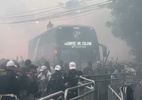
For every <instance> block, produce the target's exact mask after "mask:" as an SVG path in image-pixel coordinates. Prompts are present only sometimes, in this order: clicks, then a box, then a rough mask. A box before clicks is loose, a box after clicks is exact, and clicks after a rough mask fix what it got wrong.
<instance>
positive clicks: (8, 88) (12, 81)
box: [0, 60, 20, 100]
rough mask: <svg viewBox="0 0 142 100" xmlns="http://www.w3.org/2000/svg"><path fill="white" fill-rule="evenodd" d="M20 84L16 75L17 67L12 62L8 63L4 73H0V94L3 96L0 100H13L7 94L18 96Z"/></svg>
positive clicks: (13, 99)
mask: <svg viewBox="0 0 142 100" xmlns="http://www.w3.org/2000/svg"><path fill="white" fill-rule="evenodd" d="M19 91H20V84H19V79H18V75H17V66H16V65H15V63H14V62H13V61H11V60H10V61H8V62H7V64H6V68H5V71H3V72H1V73H0V94H2V95H3V97H2V99H1V100H15V98H13V97H10V96H4V95H7V94H14V95H16V96H17V97H18V96H19Z"/></svg>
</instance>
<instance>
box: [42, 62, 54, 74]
mask: <svg viewBox="0 0 142 100" xmlns="http://www.w3.org/2000/svg"><path fill="white" fill-rule="evenodd" d="M44 66H46V67H47V70H48V71H50V73H52V74H53V73H55V70H54V68H53V67H51V66H50V64H49V62H48V61H45V63H44Z"/></svg>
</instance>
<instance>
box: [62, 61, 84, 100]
mask: <svg viewBox="0 0 142 100" xmlns="http://www.w3.org/2000/svg"><path fill="white" fill-rule="evenodd" d="M82 74H83V73H82V72H81V71H78V70H77V69H76V63H75V62H70V63H69V72H68V73H67V74H66V76H64V80H65V88H69V87H74V86H77V85H78V80H79V76H80V75H82ZM75 96H77V90H76V89H75V90H72V91H71V92H70V93H69V95H68V99H71V98H73V97H75Z"/></svg>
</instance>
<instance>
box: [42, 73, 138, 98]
mask: <svg viewBox="0 0 142 100" xmlns="http://www.w3.org/2000/svg"><path fill="white" fill-rule="evenodd" d="M111 76H112V74H109V75H108V74H107V75H105V74H104V75H95V76H93V75H92V76H90V75H85V76H80V81H79V85H78V86H75V87H71V88H68V89H66V90H65V92H64V93H63V91H62V92H61V95H64V98H62V99H61V100H63V99H64V100H94V99H95V100H123V99H122V98H121V96H120V87H121V86H123V85H124V84H125V83H126V82H134V81H135V80H136V79H135V77H134V76H133V75H132V74H122V75H121V78H117V79H112V78H111ZM139 86H140V85H139ZM138 88H139V87H138ZM73 90H77V91H78V95H77V96H76V97H74V98H68V95H69V94H70V92H71V91H73ZM57 95H60V93H59V94H58V93H55V94H52V95H49V96H46V97H44V98H42V99H39V100H48V99H49V98H53V97H55V96H57ZM137 97H138V96H137ZM139 97H140V96H139Z"/></svg>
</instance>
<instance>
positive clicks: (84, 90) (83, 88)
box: [38, 76, 95, 100]
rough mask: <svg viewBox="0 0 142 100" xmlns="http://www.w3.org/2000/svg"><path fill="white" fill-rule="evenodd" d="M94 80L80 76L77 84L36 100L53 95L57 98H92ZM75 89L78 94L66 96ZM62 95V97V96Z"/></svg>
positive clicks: (45, 98) (89, 99) (65, 99)
mask: <svg viewBox="0 0 142 100" xmlns="http://www.w3.org/2000/svg"><path fill="white" fill-rule="evenodd" d="M94 84H95V83H94V81H93V80H91V79H87V78H85V77H83V76H80V81H79V84H78V86H75V87H71V88H68V89H66V90H65V92H63V91H59V92H56V93H54V94H51V95H48V96H45V97H43V98H40V99H38V100H50V99H52V98H55V97H60V98H59V100H94ZM73 90H77V91H78V95H77V96H76V97H74V98H70V99H69V98H68V96H69V94H70V92H71V91H73ZM63 96H64V97H63Z"/></svg>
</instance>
